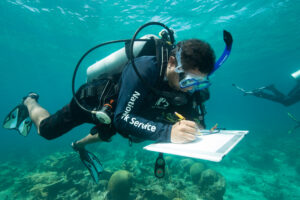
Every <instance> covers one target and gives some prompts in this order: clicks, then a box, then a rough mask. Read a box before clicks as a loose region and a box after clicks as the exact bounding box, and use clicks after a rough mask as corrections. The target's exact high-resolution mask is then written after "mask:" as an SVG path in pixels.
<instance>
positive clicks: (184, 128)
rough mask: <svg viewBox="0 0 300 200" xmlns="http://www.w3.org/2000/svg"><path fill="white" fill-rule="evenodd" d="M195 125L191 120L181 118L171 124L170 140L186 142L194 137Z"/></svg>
mask: <svg viewBox="0 0 300 200" xmlns="http://www.w3.org/2000/svg"><path fill="white" fill-rule="evenodd" d="M196 133H197V125H196V123H195V122H193V121H188V120H181V121H179V122H177V123H176V124H174V125H173V126H172V130H171V142H172V143H188V142H192V141H194V140H195V139H196V137H195V134H196Z"/></svg>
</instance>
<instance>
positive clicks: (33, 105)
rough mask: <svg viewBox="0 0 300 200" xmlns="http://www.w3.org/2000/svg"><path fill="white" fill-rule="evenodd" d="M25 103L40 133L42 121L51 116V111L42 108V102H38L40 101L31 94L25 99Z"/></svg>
mask: <svg viewBox="0 0 300 200" xmlns="http://www.w3.org/2000/svg"><path fill="white" fill-rule="evenodd" d="M24 105H25V106H26V107H27V109H28V112H29V116H30V118H31V120H32V121H33V122H34V124H35V126H36V128H37V131H38V133H39V134H40V123H41V121H43V120H44V119H46V118H48V117H49V116H50V114H49V112H48V111H47V110H46V109H44V108H42V107H41V106H40V104H38V102H37V101H36V100H35V99H34V98H32V97H30V96H29V97H27V98H26V99H25V100H24Z"/></svg>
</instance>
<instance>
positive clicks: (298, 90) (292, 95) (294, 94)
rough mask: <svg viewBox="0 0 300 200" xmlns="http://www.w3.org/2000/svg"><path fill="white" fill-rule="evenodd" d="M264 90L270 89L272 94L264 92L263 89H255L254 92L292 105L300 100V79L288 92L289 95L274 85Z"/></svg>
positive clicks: (286, 104)
mask: <svg viewBox="0 0 300 200" xmlns="http://www.w3.org/2000/svg"><path fill="white" fill-rule="evenodd" d="M264 90H269V91H270V92H272V93H271V94H270V93H267V92H264V91H263V90H258V91H254V92H253V94H254V95H255V96H257V97H261V98H264V99H268V100H271V101H275V102H278V103H281V104H282V105H284V106H290V105H293V104H295V103H297V102H298V101H300V81H297V84H296V85H295V87H294V88H293V89H292V90H291V91H290V92H289V93H288V95H284V94H283V93H281V92H280V91H279V90H277V89H276V88H275V87H274V86H270V87H267V88H265V89H264Z"/></svg>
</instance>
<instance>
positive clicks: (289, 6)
mask: <svg viewBox="0 0 300 200" xmlns="http://www.w3.org/2000/svg"><path fill="white" fill-rule="evenodd" d="M299 11H300V1H299V0H294V1H289V0H286V1H279V0H272V1H271V0H266V1H258V0H255V1H245V0H243V1H229V0H219V1H200V0H198V1H196V0H190V1H186V0H176V1H175V0H174V1H169V0H167V1H153V0H152V1H136V0H126V1H107V0H106V1H97V0H90V1H88V0H85V1H79V0H66V1H50V0H47V1H39V0H35V1H29V0H27V1H25V0H2V1H1V2H0V25H1V28H0V48H1V49H0V51H1V56H0V63H1V67H0V85H1V86H0V92H1V94H2V95H1V104H0V118H1V119H3V118H4V117H5V115H6V114H7V112H8V111H9V110H10V109H11V108H12V107H13V106H14V105H16V104H17V103H18V102H20V101H21V98H22V97H23V96H24V95H25V94H27V92H29V91H35V92H38V93H39V94H40V103H41V105H42V106H44V107H46V108H47V109H48V110H49V111H50V112H51V113H54V112H55V111H56V110H57V109H60V108H61V107H62V106H63V105H65V104H66V103H68V102H69V100H70V98H71V96H72V95H71V78H72V73H73V70H74V67H75V65H76V63H77V61H78V60H79V58H80V57H81V55H82V54H83V53H84V52H85V51H87V50H88V49H89V48H91V47H93V46H95V45H96V44H99V43H101V42H104V41H109V40H116V39H127V38H130V37H132V35H133V33H134V32H135V31H136V29H137V28H138V27H139V26H141V25H142V24H144V23H146V22H149V21H158V22H163V23H165V24H166V25H168V26H169V27H171V28H173V29H174V30H175V32H176V40H177V41H179V40H182V39H188V38H199V39H203V40H206V41H208V42H209V43H210V44H211V45H212V47H213V48H214V49H215V52H216V54H217V56H218V55H220V54H221V53H222V50H223V48H224V43H223V40H222V30H223V29H226V30H228V31H230V32H231V33H232V35H233V38H234V44H233V49H232V54H231V56H230V58H229V59H228V61H227V62H226V63H225V64H224V65H223V66H222V68H221V69H220V70H218V71H217V73H216V74H215V75H214V77H213V79H212V82H213V85H212V86H211V99H210V100H209V101H208V102H207V104H206V105H207V112H208V114H207V124H208V126H209V127H211V126H213V125H214V124H215V123H216V122H217V123H218V124H219V126H220V127H226V128H227V129H248V130H250V134H249V135H248V136H247V137H246V138H245V139H244V140H243V141H242V142H241V143H240V144H239V145H238V146H237V147H236V148H235V149H234V150H233V152H232V153H230V154H229V155H228V157H226V158H225V159H224V161H223V162H221V163H217V164H215V163H208V166H210V167H211V168H213V169H215V170H216V171H218V172H220V173H221V174H223V175H224V176H225V178H226V180H227V191H226V193H225V195H224V198H225V199H241V198H239V197H241V196H242V197H243V199H299V198H300V191H299V190H300V189H299V188H300V184H299V171H300V161H299V152H300V151H299V150H300V149H299V142H300V139H299V138H300V129H298V130H297V131H296V132H294V133H293V134H290V135H288V134H287V132H288V130H289V129H290V128H291V127H292V126H293V125H294V122H293V121H292V120H291V119H290V118H289V117H288V116H287V112H291V113H292V114H294V115H295V116H296V117H297V118H298V119H300V103H298V104H295V105H292V106H290V107H284V106H282V105H280V104H277V103H273V102H270V101H267V100H262V99H258V98H255V97H252V96H246V97H245V96H243V95H241V93H239V92H238V91H237V90H236V89H234V88H233V87H232V86H231V85H232V83H236V84H238V85H240V86H243V87H245V88H249V89H253V88H257V87H261V86H264V85H267V84H271V83H274V84H275V85H276V86H277V87H278V89H280V90H282V91H283V92H284V93H287V92H288V91H289V89H291V88H292V87H293V86H294V84H295V80H293V79H292V78H291V77H290V73H292V72H294V71H296V70H297V69H299V67H300V52H299V49H300V26H299V21H300V15H299ZM147 30H148V31H146V32H152V33H156V32H157V31H158V30H159V29H158V28H149V29H147ZM98 57H101V52H96V53H94V54H93V55H91V58H90V59H89V61H90V62H91V63H92V62H94V61H95V60H96V59H97V58H98ZM98 59H99V58H98ZM89 61H87V63H85V64H86V66H88V64H91V63H89ZM84 80H85V68H84V67H82V69H81V70H80V76H79V77H78V84H80V83H83V82H84ZM89 128H90V126H89V125H86V126H82V127H79V128H76V129H75V130H72V131H71V132H70V133H68V134H67V135H65V136H63V137H61V138H59V139H56V140H54V141H46V140H45V139H43V138H41V137H39V136H37V134H36V130H35V129H34V130H32V131H31V133H30V135H29V136H28V137H26V138H24V137H22V136H19V135H18V134H16V133H14V132H12V131H7V130H4V129H1V131H0V133H1V134H0V151H1V152H0V162H1V163H3V166H4V167H5V166H6V167H8V168H9V169H11V170H13V171H14V170H15V169H18V173H13V172H12V173H8V174H10V176H9V177H5V179H8V180H19V182H18V184H19V185H21V184H22V181H21V182H20V180H22V179H20V177H23V176H25V175H26V172H27V171H28V172H30V173H33V172H34V168H35V164H36V162H41V161H40V159H43V158H45V157H48V156H49V155H52V154H54V153H56V152H61V153H64V152H70V151H71V149H70V147H69V144H70V142H71V141H73V140H75V139H79V138H80V137H82V136H84V135H86V134H87V133H88V130H89ZM114 142H115V143H113V144H119V143H121V144H124V145H123V146H122V147H123V148H124V149H120V152H122V151H133V150H134V151H138V152H141V153H143V152H142V151H143V150H142V149H141V148H140V146H134V147H132V148H131V149H130V148H129V147H127V140H124V139H122V138H119V137H116V138H115V141H114ZM105 145H106V146H105V147H106V148H107V149H110V148H112V146H113V145H112V144H111V145H110V144H105ZM91 148H94V151H97V150H98V146H97V145H95V146H93V147H91ZM112 149H113V148H112ZM117 152H119V151H117ZM111 153H112V152H111V151H107V155H105V156H106V157H107V158H108V159H107V160H106V161H105V162H104V165H105V164H106V165H107V166H110V165H109V163H110V162H109V157H110V156H111V159H116V158H115V156H112V154H111ZM144 153H145V152H144ZM99 154H101V152H99ZM249 154H250V155H251V154H252V155H255V156H257V157H258V158H257V159H258V160H259V159H260V160H261V162H258V163H256V164H257V165H255V164H253V163H252V164H251V162H250V161H249V162H243V161H245V160H247V159H250V160H251V158H248V157H247V155H249ZM153 156H155V155H153ZM122 159H123V157H120V158H119V161H118V162H122ZM153 159H155V158H153ZM176 159H180V158H176ZM252 159H253V158H252ZM254 160H255V159H254ZM263 161H265V163H264V162H263ZM7 162H9V163H8V164H7ZM31 162H32V163H31ZM153 162H154V160H153ZM28 163H29V164H28ZM30 163H31V164H32V165H30ZM241 163H242V164H241ZM79 165H80V163H79ZM3 166H2V167H3ZM81 167H82V166H81ZM121 168H122V167H121V166H119V168H118V167H116V168H112V169H114V170H118V169H121ZM80 169H82V171H83V170H85V169H83V167H82V168H80ZM241 169H244V171H243V170H241ZM296 169H298V171H297V170H296ZM23 170H24V171H25V172H24V173H23V172H22V171H23ZM40 170H44V172H47V168H46V167H45V168H43V169H40ZM51 170H52V171H53V170H56V171H60V170H61V173H62V172H63V170H64V169H60V168H57V169H51ZM51 170H49V171H51ZM20 171H21V172H20ZM247 171H251V172H252V173H253V174H254V176H255V175H257V177H261V178H262V177H263V178H262V180H265V179H272V177H273V178H274V176H275V175H274V174H277V176H276V178H274V181H273V182H272V181H266V184H265V188H262V187H260V186H259V187H258V188H259V189H258V188H255V187H254V186H253V185H255V184H256V185H259V184H258V182H259V181H260V179H259V180H257V182H256V183H253V182H251V181H249V182H247V180H248V179H249V178H248V179H239V178H237V177H242V176H243V177H244V176H245V174H247ZM287 171H288V172H287ZM284 174H287V175H286V176H284ZM175 175H176V174H175ZM175 175H174V176H175ZM177 175H178V174H177ZM62 176H63V175H62ZM3 177H4V175H1V179H2V178H3ZM176 177H177V179H178V180H179V179H181V178H182V179H184V177H180V176H179V175H178V176H176ZM152 178H153V179H155V178H154V177H152ZM177 179H176V180H177ZM250 179H251V178H250ZM18 184H14V183H13V182H11V181H8V184H6V186H5V187H4V186H1V187H0V195H1V197H2V199H3V197H5V195H6V196H7V197H8V199H26V198H33V197H30V195H29V196H24V194H23V193H15V194H14V195H15V196H13V192H11V193H10V192H9V191H13V188H14V187H16V185H18ZM24 184H29V185H30V184H32V185H31V186H29V187H30V188H32V187H34V184H38V183H34V182H29V183H28V182H26V183H24ZM158 185H159V186H161V187H163V186H164V185H167V182H159V183H158ZM70 187H71V186H70ZM139 187H140V186H139ZM234 188H239V189H234ZM177 189H178V190H180V189H179V188H177ZM84 190H85V191H89V187H88V185H86V188H85V189H84ZM94 190H95V189H94ZM99 191H100V192H104V191H105V189H103V190H100V189H99ZM274 191H278V192H275V193H276V194H273V195H267V194H270V193H273V192H274ZM94 192H95V191H94ZM186 193H187V194H188V192H186ZM291 194H294V195H292V196H291ZM276 195H277V196H276ZM33 196H34V195H33ZM89 198H92V199H97V198H96V197H95V196H93V197H87V199H89ZM99 198H100V197H99ZM181 198H182V199H193V198H194V197H193V198H192V197H190V198H189V197H186V196H185V198H184V197H181ZM49 199H59V197H58V196H55V194H53V196H51V198H50V197H49ZM70 199H72V198H71V197H70ZM73 199H75V197H74V198H73Z"/></svg>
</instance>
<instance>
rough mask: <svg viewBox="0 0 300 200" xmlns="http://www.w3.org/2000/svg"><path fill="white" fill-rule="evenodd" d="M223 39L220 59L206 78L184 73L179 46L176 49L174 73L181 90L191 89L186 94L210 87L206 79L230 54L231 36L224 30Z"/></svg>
mask: <svg viewBox="0 0 300 200" xmlns="http://www.w3.org/2000/svg"><path fill="white" fill-rule="evenodd" d="M223 39H224V42H225V44H226V47H225V49H224V51H223V53H222V55H221V57H220V58H219V59H218V60H217V62H216V63H215V65H214V68H213V70H212V71H211V72H210V73H209V74H208V75H207V77H201V76H196V75H193V74H189V73H186V72H184V69H183V67H182V63H181V53H182V48H181V46H180V47H177V50H176V53H175V56H176V60H177V66H176V67H175V72H177V73H178V74H179V79H180V81H179V85H180V88H181V89H185V88H188V87H193V88H192V89H190V90H188V92H189V93H194V92H195V91H199V90H203V89H205V88H208V87H209V86H210V85H211V83H210V82H209V80H208V78H209V77H210V76H211V75H212V74H213V73H214V72H215V71H216V70H217V69H219V68H220V67H221V65H222V64H223V63H224V62H225V61H226V60H227V59H228V57H229V55H230V52H231V47H232V43H233V39H232V36H231V34H230V33H229V32H228V31H226V30H224V31H223Z"/></svg>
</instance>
